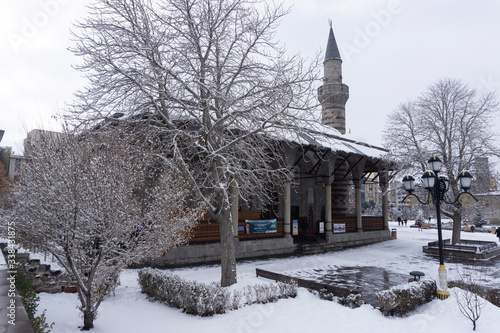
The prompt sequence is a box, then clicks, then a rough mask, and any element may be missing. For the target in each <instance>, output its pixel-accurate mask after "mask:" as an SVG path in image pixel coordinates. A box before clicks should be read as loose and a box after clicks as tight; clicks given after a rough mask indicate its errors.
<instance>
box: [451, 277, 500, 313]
mask: <svg viewBox="0 0 500 333" xmlns="http://www.w3.org/2000/svg"><path fill="white" fill-rule="evenodd" d="M448 287H450V288H453V287H458V288H460V289H464V290H468V291H470V292H472V293H474V294H477V295H479V296H481V297H482V298H484V299H485V300H487V301H488V302H490V303H491V304H493V305H495V306H498V307H500V289H498V288H495V289H488V288H486V287H484V286H482V285H480V284H476V283H467V282H463V281H455V280H454V281H450V282H448Z"/></svg>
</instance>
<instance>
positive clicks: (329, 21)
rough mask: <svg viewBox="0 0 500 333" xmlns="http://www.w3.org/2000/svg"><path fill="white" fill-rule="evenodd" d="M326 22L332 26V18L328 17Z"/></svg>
mask: <svg viewBox="0 0 500 333" xmlns="http://www.w3.org/2000/svg"><path fill="white" fill-rule="evenodd" d="M328 24H329V25H330V28H331V27H332V19H328Z"/></svg>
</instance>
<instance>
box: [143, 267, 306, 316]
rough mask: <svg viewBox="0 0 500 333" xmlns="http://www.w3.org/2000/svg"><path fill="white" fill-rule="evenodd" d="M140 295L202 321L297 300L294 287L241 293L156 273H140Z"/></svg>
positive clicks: (251, 289) (280, 284)
mask: <svg viewBox="0 0 500 333" xmlns="http://www.w3.org/2000/svg"><path fill="white" fill-rule="evenodd" d="M139 285H140V286H141V290H142V292H143V293H145V294H147V295H148V296H149V297H151V298H153V299H155V300H158V301H160V302H162V303H165V304H167V305H168V306H171V307H175V308H179V309H183V311H184V312H185V313H189V314H193V315H198V316H202V317H206V316H213V315H214V314H222V313H226V312H227V311H229V310H236V309H238V308H240V307H242V306H245V305H250V304H254V303H263V304H265V303H269V302H275V301H277V300H278V299H280V298H289V297H295V296H297V289H298V287H297V284H287V283H283V282H278V283H275V284H267V285H254V286H247V287H246V288H245V289H244V290H243V291H237V290H236V291H233V292H231V291H229V290H228V289H227V288H223V287H221V286H220V284H218V283H215V282H212V283H210V284H204V283H199V282H195V281H186V280H183V279H182V278H180V277H179V276H176V275H173V274H169V273H165V272H164V271H160V270H157V269H151V268H145V269H142V270H140V271H139Z"/></svg>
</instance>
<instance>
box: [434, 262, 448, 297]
mask: <svg viewBox="0 0 500 333" xmlns="http://www.w3.org/2000/svg"><path fill="white" fill-rule="evenodd" d="M438 277H439V285H438V286H437V289H438V290H437V298H438V299H440V300H445V299H447V298H448V297H449V296H450V293H449V292H448V276H447V273H446V268H444V265H439V269H438Z"/></svg>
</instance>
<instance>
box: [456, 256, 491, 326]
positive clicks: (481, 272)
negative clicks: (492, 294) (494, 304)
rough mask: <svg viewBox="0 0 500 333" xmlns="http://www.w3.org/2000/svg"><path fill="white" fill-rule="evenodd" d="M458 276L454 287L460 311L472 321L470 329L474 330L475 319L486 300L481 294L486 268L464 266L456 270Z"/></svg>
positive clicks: (477, 318)
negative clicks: (458, 278)
mask: <svg viewBox="0 0 500 333" xmlns="http://www.w3.org/2000/svg"><path fill="white" fill-rule="evenodd" d="M458 274H459V277H460V280H459V282H458V283H457V287H456V288H455V297H456V299H457V304H458V308H459V309H460V313H462V315H463V316H464V317H465V318H467V319H469V320H470V321H471V322H472V330H473V331H475V330H476V326H477V321H478V320H479V317H481V311H482V309H483V308H484V307H485V306H486V303H487V301H486V300H485V299H484V298H482V297H481V296H482V295H483V294H484V277H485V276H486V268H485V267H484V266H476V267H474V266H465V267H464V268H463V269H459V270H458Z"/></svg>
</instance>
